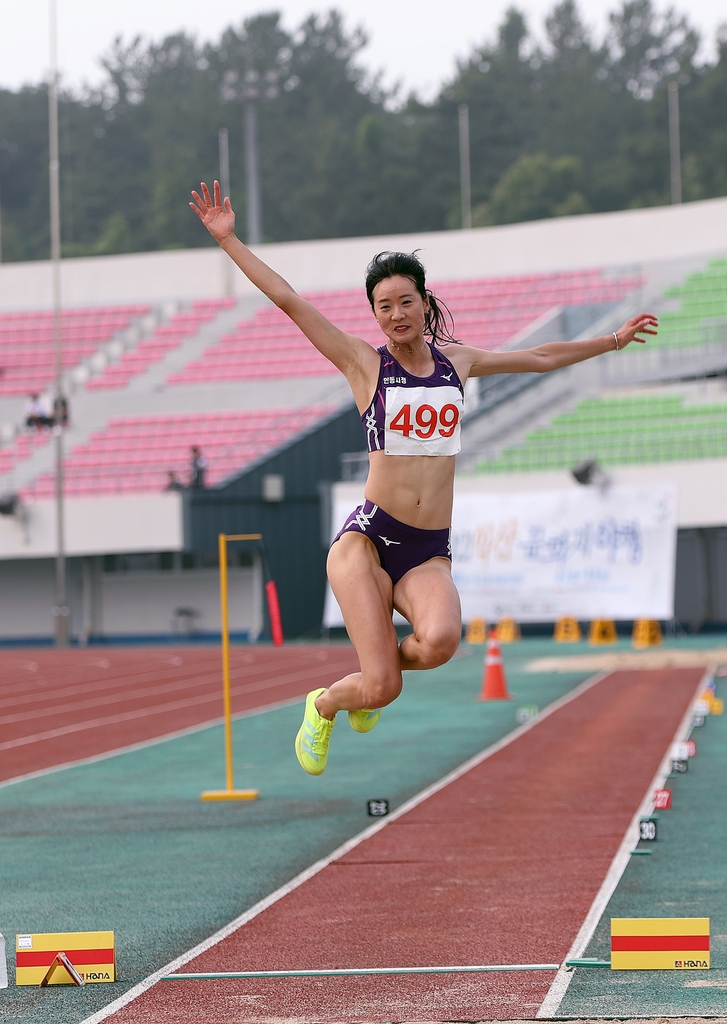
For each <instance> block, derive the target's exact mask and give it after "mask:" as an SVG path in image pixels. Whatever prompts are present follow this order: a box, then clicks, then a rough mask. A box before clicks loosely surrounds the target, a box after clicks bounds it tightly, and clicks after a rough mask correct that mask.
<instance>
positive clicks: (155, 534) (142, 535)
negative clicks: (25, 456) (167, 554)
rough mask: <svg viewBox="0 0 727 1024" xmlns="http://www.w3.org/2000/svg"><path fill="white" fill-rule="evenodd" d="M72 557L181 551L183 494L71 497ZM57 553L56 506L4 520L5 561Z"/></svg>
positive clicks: (1, 553) (43, 504) (45, 504)
mask: <svg viewBox="0 0 727 1024" xmlns="http://www.w3.org/2000/svg"><path fill="white" fill-rule="evenodd" d="M64 507H65V526H66V530H65V537H66V554H67V555H68V556H69V557H74V556H78V555H102V554H112V553H116V552H131V551H181V549H182V547H183V543H184V532H183V523H182V498H181V496H180V495H179V494H174V493H171V494H129V495H126V494H125V495H119V496H118V497H113V496H108V497H96V498H66V501H65V503H64ZM55 551H56V513H55V502H54V501H35V502H32V503H30V504H28V505H27V506H25V509H24V511H23V514H22V515H21V516H20V517H18V516H2V517H0V561H2V560H4V559H8V558H48V557H49V556H53V555H54V554H55Z"/></svg>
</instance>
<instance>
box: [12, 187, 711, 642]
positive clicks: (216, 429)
mask: <svg viewBox="0 0 727 1024" xmlns="http://www.w3.org/2000/svg"><path fill="white" fill-rule="evenodd" d="M725 227H727V200H724V199H719V200H708V201H704V202H696V203H691V204H686V205H684V206H680V207H670V208H658V209H650V210H637V211H627V212H623V213H614V214H602V215H588V216H581V217H567V218H561V219H559V220H556V221H542V222H537V223H532V224H519V225H510V226H506V227H496V228H481V229H474V230H471V231H464V232H463V231H452V232H442V233H440V234H429V235H419V236H402V237H397V238H367V239H345V240H334V241H327V242H320V241H319V242H311V243H301V242H296V243H288V244H275V245H272V244H271V245H267V246H264V247H262V248H263V249H264V250H265V254H266V258H267V260H268V261H269V262H270V263H271V265H272V266H274V267H275V268H276V269H278V270H280V272H281V273H283V274H284V275H286V276H287V277H288V278H289V279H290V280H291V283H293V284H294V285H295V286H296V287H297V288H298V289H299V290H300V291H301V292H303V293H304V294H306V295H308V296H309V297H310V298H311V300H312V301H313V302H314V303H315V304H316V305H317V306H318V308H320V309H321V310H322V311H323V312H324V313H325V314H326V315H327V316H328V317H329V318H330V319H332V320H333V321H334V322H335V323H336V324H338V326H340V327H341V328H343V329H345V330H347V331H349V332H351V333H354V334H357V335H359V336H360V337H363V338H364V339H365V340H366V341H368V342H369V343H370V344H372V345H379V344H381V343H382V336H381V335H380V333H379V331H378V329H377V327H376V324H375V322H374V320H373V317H372V315H371V311H370V309H369V307H368V304H367V300H366V296H365V292H364V290H363V287H362V285H361V283H360V282H361V281H362V279H363V271H364V268H365V266H366V263H367V262H368V260H369V259H370V257H371V256H372V255H373V254H374V253H375V252H377V251H380V250H382V249H391V248H397V249H404V250H409V251H411V250H413V249H421V251H422V257H423V259H424V261H425V263H426V264H427V267H428V271H429V279H430V284H431V286H432V288H433V289H434V291H435V292H436V293H437V295H439V296H440V297H441V298H442V299H443V300H444V301H445V302H446V303H447V305H448V306H449V308H450V309H451V311H452V313H453V315H454V318H455V322H456V326H457V330H456V335H457V337H458V338H459V339H460V340H462V341H463V342H465V343H467V344H470V345H474V346H477V347H480V348H483V349H489V350H493V349H500V348H508V347H520V348H527V347H532V346H534V345H537V344H539V343H541V342H544V341H552V340H564V341H567V340H571V339H575V338H579V337H589V336H593V335H595V334H603V333H609V332H610V331H611V330H613V329H614V327H616V326H618V325H619V324H620V323H621V322H622V321H623V320H624V319H625V318H626V317H627V316H630V315H632V314H633V313H635V312H636V311H638V310H640V309H643V308H647V309H649V310H650V311H653V312H655V313H657V314H658V315H659V317H660V320H661V330H660V333H659V336H658V339H656V340H655V341H654V342H653V343H650V344H649V345H648V346H647V347H646V348H644V349H641V348H640V347H637V346H632V347H631V348H629V349H628V350H627V351H626V352H624V353H622V354H620V355H619V356H618V357H617V358H612V357H603V358H601V359H599V360H595V361H593V362H590V363H587V364H581V365H578V366H573V367H569V368H567V369H564V370H561V371H558V372H556V373H553V374H549V375H545V376H542V377H541V376H538V375H536V374H522V375H517V376H514V375H513V376H509V375H502V376H499V377H491V378H481V379H480V380H477V381H472V382H469V383H468V385H467V389H466V411H465V422H464V430H463V451H462V454H461V456H460V463H459V473H460V475H459V479H458V487H460V488H462V489H465V490H466V489H469V490H478V489H481V490H497V491H508V490H513V491H527V490H533V491H535V490H542V489H550V488H559V487H564V486H566V487H567V486H577V484H576V483H575V482H574V480H573V478H572V475H571V472H570V471H571V469H572V468H573V467H574V466H575V465H576V464H578V463H580V462H583V461H584V460H588V459H596V460H598V462H599V463H600V464H601V465H602V466H603V467H604V469H605V470H606V471H607V472H608V473H609V474H610V475H611V476H612V478H613V479H614V480H618V481H619V482H632V481H640V480H649V481H667V480H668V481H674V482H676V483H677V485H678V486H679V493H680V505H679V525H680V534H679V544H678V555H677V594H676V600H677V604H676V609H677V611H676V614H677V618H678V619H679V620H680V621H682V622H684V623H685V624H689V625H691V626H693V627H694V628H698V627H700V626H702V625H704V624H705V623H709V622H717V621H721V622H725V621H727V592H725V591H724V584H722V585H721V586H722V590H720V584H719V579H718V574H717V571H716V569H715V566H716V565H718V563H719V561H720V559H724V558H727V472H725V470H727V430H726V429H725V428H726V427H727V388H725V380H726V379H727V378H726V377H725V374H726V373H727V259H725V253H726V252H727V249H726V248H725V243H724V238H725V237H726V236H725ZM63 294H64V312H63V320H62V342H63V373H64V380H65V384H66V388H67V392H68V394H69V396H70V418H69V424H68V427H67V430H66V431H65V435H64V446H65V463H64V468H65V494H66V503H65V504H66V525H67V538H66V540H67V552H68V556H69V569H70V573H69V584H70V598H71V600H70V604H71V616H72V632H73V635H74V637H75V638H76V639H77V640H78V641H80V642H83V643H85V642H103V641H104V640H114V639H115V640H122V639H139V638H147V639H163V638H167V637H172V636H176V637H179V636H180V635H181V636H184V637H185V638H189V637H194V636H196V637H198V638H201V639H203V638H205V637H214V636H215V635H219V610H218V605H217V596H216V577H217V568H216V554H215V552H216V538H217V534H218V533H219V532H220V531H225V532H230V533H232V532H234V533H238V532H252V531H255V532H257V531H260V532H262V533H263V535H264V538H265V552H266V556H267V559H268V561H269V569H270V571H271V572H272V575H273V576H274V577H277V580H278V587H279V591H280V598H281V610H282V615H283V624H284V628H285V631H286V634H287V635H288V636H289V637H299V636H316V635H318V633H319V631H320V628H321V621H322V612H323V600H324V591H325V577H324V563H325V552H326V546H327V544H328V541H329V539H330V529H331V523H330V509H331V502H332V495H333V494H334V493H348V492H350V495H351V499H352V501H353V500H355V498H356V497H358V495H359V494H360V493H361V488H362V479H363V478H364V477H365V471H366V459H365V454H364V453H363V448H364V437H363V431H362V428H361V425H360V420H359V418H358V414H357V412H356V410H355V408H354V406H353V404H352V401H351V398H350V394H349V391H348V388H347V386H346V383H345V381H344V380H343V378H342V376H341V375H340V374H339V373H338V372H337V371H336V370H335V368H334V367H333V366H332V365H331V364H330V363H328V362H327V361H326V360H325V359H324V358H323V357H322V356H321V355H320V354H319V353H318V352H317V351H316V350H315V349H314V348H313V347H312V346H311V345H310V344H309V343H308V341H307V340H306V339H305V338H304V337H303V335H302V334H301V333H300V331H299V330H298V329H297V328H296V327H295V326H294V325H291V324H290V322H289V321H288V320H287V318H286V317H285V316H284V315H283V314H282V313H280V312H279V311H278V310H277V309H275V308H274V307H272V306H271V305H270V303H269V302H268V301H267V300H266V299H265V298H264V297H262V296H260V295H258V294H256V293H255V292H254V290H253V289H252V288H251V286H250V285H249V283H248V282H246V281H245V280H244V279H243V278H242V277H241V276H239V275H238V276H236V277H234V278H231V277H230V275H229V270H228V269H227V268H226V267H225V264H224V256H223V254H222V253H219V252H217V251H215V250H211V249H201V250H198V251H186V252H168V253H146V254H139V255H124V256H111V257H97V258H82V259H71V260H66V261H64V264H63ZM48 307H49V274H48V266H47V265H46V264H39V263H33V264H12V265H6V266H0V495H3V496H4V497H3V499H2V502H0V507H1V508H2V510H3V514H2V516H1V517H0V580H2V585H1V586H0V606H1V607H2V616H1V617H0V642H3V641H4V642H13V641H21V640H24V641H27V640H29V639H38V640H42V639H50V636H51V632H52V620H51V606H52V594H53V582H52V581H53V558H54V554H55V546H56V538H55V526H54V524H55V512H54V491H55V477H54V447H55V446H54V444H53V443H52V432H51V431H50V430H49V429H48V428H46V427H43V426H42V425H41V426H34V427H28V426H27V425H26V422H25V420H26V403H27V401H28V399H29V396H31V395H34V394H37V395H39V396H40V401H41V403H45V405H46V407H49V406H50V404H51V403H52V384H53V379H54V373H55V369H54V357H53V331H52V318H51V314H50V311H49V308H48ZM194 446H196V447H197V448H199V450H200V452H201V454H202V456H203V458H204V460H205V463H206V465H205V468H204V486H194V487H193V486H189V485H190V483H191V479H192V478H191V475H190V474H191V472H192V471H191V457H192V456H191V451H192V448H193V447H194ZM180 485H181V486H180ZM337 489H338V490H337ZM266 571H267V569H266V567H265V565H264V558H263V555H262V552H261V551H259V550H257V549H255V550H253V549H252V548H251V549H250V550H247V549H245V548H244V547H242V548H240V550H239V551H238V550H235V551H234V555H233V564H232V566H231V594H232V605H231V624H232V630H233V634H234V635H236V636H237V637H239V638H250V639H254V638H256V637H258V636H259V635H261V633H263V631H264V629H265V623H264V616H263V603H262V580H263V575H264V572H266Z"/></svg>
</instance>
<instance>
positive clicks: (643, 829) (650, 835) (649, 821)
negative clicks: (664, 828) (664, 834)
mask: <svg viewBox="0 0 727 1024" xmlns="http://www.w3.org/2000/svg"><path fill="white" fill-rule="evenodd" d="M639 839H643V840H644V841H645V842H647V843H653V842H655V841H656V822H655V821H654V820H653V818H642V820H641V821H640V822H639Z"/></svg>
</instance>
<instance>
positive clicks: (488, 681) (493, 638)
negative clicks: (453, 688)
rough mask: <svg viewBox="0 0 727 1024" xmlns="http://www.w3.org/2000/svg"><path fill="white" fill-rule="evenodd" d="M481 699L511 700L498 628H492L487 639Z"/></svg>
mask: <svg viewBox="0 0 727 1024" xmlns="http://www.w3.org/2000/svg"><path fill="white" fill-rule="evenodd" d="M480 700H510V694H509V693H508V692H507V680H506V679H505V669H504V668H503V665H502V652H501V650H500V644H499V642H498V640H497V630H496V629H491V630H490V636H489V639H488V641H487V654H486V655H485V674H484V676H483V678H482V693H481V694H480Z"/></svg>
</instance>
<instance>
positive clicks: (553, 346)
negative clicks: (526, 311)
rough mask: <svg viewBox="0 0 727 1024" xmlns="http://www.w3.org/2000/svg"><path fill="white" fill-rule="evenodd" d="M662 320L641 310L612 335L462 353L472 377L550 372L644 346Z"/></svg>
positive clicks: (453, 352)
mask: <svg viewBox="0 0 727 1024" xmlns="http://www.w3.org/2000/svg"><path fill="white" fill-rule="evenodd" d="M658 326H659V321H658V319H657V318H656V316H654V314H653V313H639V314H638V316H632V317H631V319H630V320H627V321H626V323H625V324H624V325H623V326H622V327H619V329H618V330H617V331H614V332H613V334H607V335H604V337H602V338H590V339H589V340H588V341H552V342H548V343H547V344H545V345H538V347H537V348H526V349H520V350H517V349H515V350H513V351H510V352H483V351H482V350H481V349H475V348H470V347H469V346H462V348H461V349H460V350H459V351H460V352H461V354H462V355H461V356H459V358H457V356H456V355H455V358H457V361H458V362H459V360H460V359H461V358H462V357H463V356H465V353H466V354H467V355H469V356H470V357H471V365H470V368H469V373H468V374H467V376H469V377H484V376H487V375H488V374H490V373H547V372H548V371H549V370H559V369H560V368H561V367H562V366H572V365H573V363H582V362H583V360H584V359H591V358H593V356H600V355H603V353H604V352H612V351H614V350H616V349H622V348H626V346H627V345H630V344H631V342H632V341H637V342H640V343H641V344H642V345H643V344H644V343H645V342H646V338H640V337H639V335H640V334H656V328H657V327H658ZM450 351H451V353H452V354H453V355H454V354H455V351H456V350H454V349H452V350H448V353H447V354H448V355H449V354H450Z"/></svg>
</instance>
